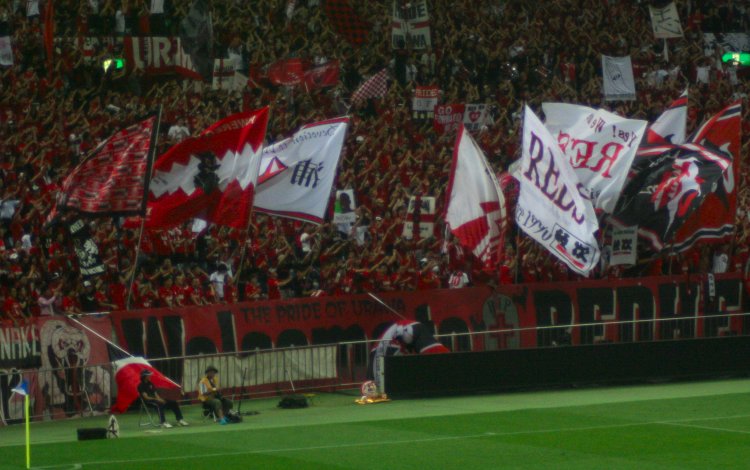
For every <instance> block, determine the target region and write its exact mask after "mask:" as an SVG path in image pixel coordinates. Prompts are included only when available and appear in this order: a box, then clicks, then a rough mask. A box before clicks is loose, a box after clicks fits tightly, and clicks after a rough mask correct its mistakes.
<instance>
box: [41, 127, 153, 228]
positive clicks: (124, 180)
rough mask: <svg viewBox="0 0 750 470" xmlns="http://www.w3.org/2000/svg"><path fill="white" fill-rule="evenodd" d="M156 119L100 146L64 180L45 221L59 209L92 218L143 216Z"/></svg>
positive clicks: (113, 136)
mask: <svg viewBox="0 0 750 470" xmlns="http://www.w3.org/2000/svg"><path fill="white" fill-rule="evenodd" d="M159 116H160V113H156V114H155V115H153V116H151V117H149V118H147V119H144V120H143V121H140V122H138V123H136V124H133V125H132V126H129V127H126V128H125V129H122V130H120V131H118V132H116V133H115V134H113V135H112V136H110V137H109V138H107V139H106V140H105V141H104V142H102V143H100V144H99V145H98V146H97V147H96V148H95V149H94V150H93V151H92V152H91V153H90V154H89V155H88V156H87V157H86V159H85V160H84V161H83V162H81V163H80V164H79V165H78V166H77V167H76V168H75V169H73V171H72V172H71V173H70V174H69V175H68V176H67V177H66V178H65V180H64V181H63V184H62V188H61V189H60V192H59V193H58V195H57V204H56V206H55V208H54V209H53V210H52V213H51V214H50V216H49V218H48V221H51V220H52V219H54V217H55V215H56V214H57V212H58V211H60V210H63V209H68V210H74V211H77V212H79V213H84V214H88V215H92V216H110V215H143V214H145V213H146V193H147V190H148V181H149V175H150V172H151V164H152V162H153V159H154V151H155V141H156V135H157V133H158V128H159Z"/></svg>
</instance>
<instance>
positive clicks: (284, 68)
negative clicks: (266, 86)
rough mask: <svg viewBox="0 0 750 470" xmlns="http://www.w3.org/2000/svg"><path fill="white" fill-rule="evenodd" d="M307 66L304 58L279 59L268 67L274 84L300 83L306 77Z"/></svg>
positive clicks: (288, 84)
mask: <svg viewBox="0 0 750 470" xmlns="http://www.w3.org/2000/svg"><path fill="white" fill-rule="evenodd" d="M306 68H307V67H306V64H305V62H304V61H302V59H284V60H278V61H276V62H274V63H273V64H271V65H270V66H269V67H268V79H269V80H270V81H271V83H273V84H274V85H287V86H292V85H299V84H300V83H302V80H303V79H304V77H305V69H306Z"/></svg>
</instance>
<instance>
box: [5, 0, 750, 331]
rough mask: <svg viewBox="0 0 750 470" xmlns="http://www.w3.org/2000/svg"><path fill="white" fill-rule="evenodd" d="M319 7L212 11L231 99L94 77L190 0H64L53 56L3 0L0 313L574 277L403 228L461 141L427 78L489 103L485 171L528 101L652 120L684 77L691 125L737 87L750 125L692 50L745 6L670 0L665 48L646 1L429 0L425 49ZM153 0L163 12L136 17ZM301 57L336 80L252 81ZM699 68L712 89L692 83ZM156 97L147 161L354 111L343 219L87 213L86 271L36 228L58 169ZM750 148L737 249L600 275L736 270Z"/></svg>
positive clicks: (30, 21) (281, 133)
mask: <svg viewBox="0 0 750 470" xmlns="http://www.w3.org/2000/svg"><path fill="white" fill-rule="evenodd" d="M47 1H51V0H47ZM324 2H325V0H297V1H296V2H294V1H287V0H264V1H260V0H254V1H234V0H227V1H215V2H212V6H211V11H212V18H213V32H214V44H213V54H214V57H216V58H220V57H226V56H227V54H229V53H230V52H232V53H234V54H238V55H239V56H241V57H242V60H243V62H242V71H243V72H244V73H246V74H247V76H248V77H250V79H249V80H248V84H247V86H246V87H245V89H243V90H241V91H224V90H213V89H212V88H211V86H210V83H209V82H205V83H202V84H201V83H199V82H196V81H195V80H191V79H186V78H182V77H180V76H177V75H173V76H149V75H148V74H145V73H144V72H143V71H142V70H137V69H136V70H132V71H130V70H129V71H128V72H127V74H126V75H125V76H123V77H118V78H113V77H112V76H111V75H110V74H107V73H105V71H104V70H103V68H102V66H101V64H102V61H103V60H105V59H107V58H111V57H113V56H115V55H116V53H117V50H116V47H117V46H116V44H117V41H116V38H117V37H122V36H124V35H129V36H157V35H161V36H175V35H178V34H179V24H180V21H181V19H182V18H184V17H185V15H187V14H188V11H189V9H190V6H191V3H192V2H191V1H190V0H172V1H170V0H166V1H164V2H150V1H145V0H140V1H136V0H132V1H128V0H122V1H114V0H100V1H97V0H89V1H80V2H79V1H74V0H56V1H55V3H54V11H55V16H54V25H55V31H56V33H55V37H56V40H55V48H54V51H53V56H52V57H51V58H49V57H47V55H46V52H45V47H44V43H43V27H42V25H43V24H44V22H45V18H44V12H45V3H46V2H45V1H44V0H39V1H29V2H20V1H10V2H3V4H2V5H0V37H2V36H9V37H10V38H11V44H12V50H13V58H14V61H13V64H12V65H7V66H2V67H0V87H2V93H0V111H1V112H0V185H2V186H1V191H0V200H1V202H2V205H1V206H0V279H2V287H0V305H1V306H2V307H1V308H2V311H1V313H2V314H1V315H0V320H1V321H2V322H3V323H4V324H16V325H18V324H22V323H23V322H25V321H26V319H28V318H30V317H33V316H38V315H49V314H54V313H58V314H59V313H77V312H82V311H83V312H94V311H108V310H118V309H125V308H131V309H141V308H150V307H158V306H164V307H176V306H182V305H203V304H210V303H222V302H223V303H232V302H238V301H245V300H256V299H278V298H290V297H302V296H317V295H342V294H347V293H357V292H366V291H368V290H378V291H383V290H414V289H433V288H441V287H449V286H454V287H461V286H463V285H466V283H467V281H468V282H472V283H492V282H498V283H514V282H524V283H525V282H556V281H563V280H575V279H578V278H579V277H578V276H577V275H575V274H573V273H572V272H571V271H570V270H569V269H568V268H567V267H565V266H564V265H562V264H561V263H560V262H558V261H556V260H555V259H554V258H553V257H552V256H550V255H549V254H548V253H546V252H545V251H544V249H543V248H542V247H540V246H539V245H537V244H536V243H535V242H533V241H532V240H531V239H530V238H528V237H526V236H524V235H523V234H522V233H520V231H515V230H513V231H511V233H509V234H507V240H506V250H505V256H504V257H503V261H502V264H501V266H499V267H498V269H497V270H496V271H493V272H487V271H485V270H482V269H481V267H480V266H479V264H478V263H475V262H473V260H472V259H471V256H470V255H469V254H467V253H466V252H465V250H463V249H461V247H460V246H459V245H458V244H457V242H456V241H455V240H454V239H452V237H450V235H448V236H447V237H446V230H445V226H444V223H443V222H442V221H441V217H440V216H437V217H436V221H435V222H436V225H435V230H434V236H433V237H427V238H420V237H419V236H412V237H405V236H403V235H404V233H403V232H404V229H403V227H404V223H405V221H406V219H407V206H408V202H409V199H410V197H412V196H420V197H421V196H433V197H435V198H436V201H437V209H436V214H441V213H442V212H443V210H444V201H445V192H446V185H447V181H448V176H449V173H450V167H451V155H452V150H453V144H454V140H455V133H446V134H438V133H437V132H436V131H435V129H434V128H433V125H432V122H431V121H418V120H416V119H414V118H413V116H412V113H411V108H410V106H411V99H412V96H413V90H414V88H415V87H416V86H417V85H438V86H439V87H440V90H441V97H440V102H441V103H453V102H467V103H469V102H471V103H487V104H489V105H490V106H491V109H492V117H493V119H492V121H491V122H489V123H488V124H487V125H486V126H484V127H483V128H481V129H480V130H479V131H477V132H475V133H474V137H475V138H476V140H477V142H478V143H479V145H480V146H481V147H482V148H483V150H484V152H485V154H486V156H487V158H488V159H489V161H490V163H491V165H492V166H493V167H494V168H495V170H496V171H497V173H498V174H499V175H502V174H503V173H504V172H506V171H507V170H508V166H509V165H510V163H511V162H513V161H514V160H516V159H517V158H518V157H519V156H520V126H521V119H520V117H521V111H522V107H523V105H524V104H529V105H530V106H531V107H532V108H534V109H535V110H537V111H541V106H540V105H541V103H542V102H544V101H564V102H572V103H580V104H586V105H589V106H592V107H604V108H608V109H610V110H611V111H613V112H616V113H617V114H619V115H621V116H626V117H632V118H638V119H645V120H648V121H649V122H653V121H654V119H656V117H657V116H659V114H660V113H661V112H662V111H663V110H664V109H665V108H666V107H667V106H668V105H669V103H670V102H671V101H672V100H673V99H675V98H676V97H678V96H679V95H680V93H681V92H682V91H683V90H684V89H685V88H689V91H690V94H689V99H690V102H689V120H688V132H690V131H691V130H692V129H694V128H695V127H696V126H698V125H699V124H700V123H701V122H703V121H704V120H705V119H706V118H708V117H710V116H711V115H712V114H714V113H715V112H717V111H719V110H720V109H721V108H722V107H724V106H725V105H726V104H727V103H729V102H730V101H732V100H735V99H742V101H743V128H744V129H743V130H744V132H743V135H747V134H748V130H749V129H748V128H747V123H748V121H747V119H746V118H747V113H748V109H749V107H748V106H747V93H748V90H749V89H750V87H749V86H748V81H747V80H746V79H745V77H744V74H743V73H738V74H737V75H736V76H735V75H732V74H730V73H729V71H728V67H729V66H727V65H726V64H723V63H722V61H721V60H720V59H719V58H718V57H720V55H721V52H722V51H720V50H707V49H706V48H705V47H704V41H703V31H704V30H711V31H715V32H726V31H743V32H744V31H747V28H748V27H750V2H747V1H711V2H701V1H692V0H678V1H677V2H676V4H677V6H678V9H679V13H680V18H681V19H682V24H683V29H684V31H685V35H684V38H682V39H670V40H669V42H668V43H667V46H668V48H669V51H668V52H669V53H668V58H666V59H665V54H664V47H665V43H664V41H662V40H657V39H654V37H653V34H652V31H651V24H650V22H649V14H648V8H647V6H648V2H646V1H636V0H609V1H602V2H588V1H583V0H549V1H544V2H526V1H519V0H507V1H502V0H494V1H493V0H456V1H451V2H443V1H432V2H428V3H429V6H430V27H431V31H432V38H433V48H432V49H428V50H409V49H394V48H392V47H391V35H390V33H391V16H390V15H391V8H392V4H393V2H392V0H369V1H365V2H357V1H353V2H351V6H352V8H353V9H354V11H356V13H357V14H358V15H359V17H360V18H362V19H363V20H365V21H367V22H369V24H370V26H371V29H370V30H369V32H368V34H367V36H366V40H365V42H364V43H363V44H361V45H353V44H351V43H350V42H348V41H347V40H346V39H344V38H343V37H342V36H341V35H340V34H339V33H338V32H337V31H335V30H334V29H333V28H332V26H331V22H330V21H329V19H328V18H327V17H326V14H325V12H324V11H323V4H324ZM290 3H291V4H292V14H291V15H288V14H287V12H288V8H289V4H290ZM153 5H158V6H163V10H161V11H150V10H149V8H151V7H152V6H153ZM90 37H99V38H110V39H112V40H111V41H102V42H101V44H102V46H101V47H99V48H96V49H94V50H93V51H92V50H90V49H87V50H84V49H85V48H84V42H83V41H81V40H80V39H81V38H90ZM106 44H115V46H106ZM601 54H609V55H616V56H622V55H630V56H631V57H632V60H633V66H634V70H635V75H636V86H637V90H638V99H637V100H636V101H626V102H605V101H604V100H603V97H602V91H601V76H600V74H601V71H600V68H601V66H600V64H601V62H600V56H601ZM294 57H301V58H305V59H309V60H310V61H312V62H324V61H326V60H328V59H336V60H338V61H339V63H340V65H341V71H340V82H339V83H338V85H336V86H335V87H330V88H321V89H315V90H309V91H306V90H301V89H299V88H294V87H286V86H278V85H274V84H273V83H271V82H269V81H268V80H267V79H265V78H264V74H263V71H264V67H267V66H268V65H269V64H271V63H273V62H275V61H278V60H281V59H288V58H294ZM705 66H708V67H710V79H709V80H708V83H705V82H704V81H702V80H701V81H699V80H697V74H696V71H697V69H698V68H699V67H705ZM384 67H386V68H387V69H388V71H389V75H390V77H391V78H390V86H389V89H388V92H387V94H386V96H385V97H384V98H382V99H380V98H378V99H370V100H367V101H366V102H363V103H352V102H351V101H350V96H351V94H352V92H353V91H354V90H355V89H357V87H358V86H359V85H360V84H361V83H362V82H363V81H364V80H366V79H367V78H368V77H370V76H372V75H373V74H375V73H377V72H378V71H380V70H381V69H383V68H384ZM158 105H162V107H163V115H162V127H161V135H160V136H159V149H158V152H157V154H161V153H163V152H164V151H166V149H168V148H169V147H170V146H171V145H173V144H174V143H176V142H178V141H179V140H181V139H183V138H184V137H186V136H188V135H196V134H198V133H200V132H201V131H202V130H203V129H205V128H206V127H207V126H209V125H210V124H212V123H213V122H215V121H217V120H219V119H221V118H223V117H225V116H227V115H230V114H232V113H236V112H239V111H241V110H243V109H255V108H259V107H262V106H267V105H268V106H270V107H271V118H270V121H269V126H268V133H267V140H268V142H269V143H270V142H273V141H276V140H279V139H281V138H284V137H286V136H289V135H290V134H291V133H292V132H294V131H295V130H296V129H297V128H299V127H300V126H301V125H303V124H306V123H310V122H314V121H317V120H323V119H326V118H331V117H336V116H340V115H343V114H348V115H349V116H350V117H351V126H350V129H349V132H348V135H347V139H346V143H345V148H344V151H343V155H342V159H341V163H340V167H339V173H338V177H337V181H336V183H335V185H334V186H335V189H338V190H345V189H351V190H353V193H354V195H355V199H356V212H357V222H356V224H355V226H354V227H352V229H351V231H349V232H348V233H346V232H341V231H339V230H338V227H337V226H336V225H335V224H333V223H332V221H331V219H332V212H333V206H334V204H333V202H334V198H335V191H334V192H333V193H332V196H331V204H330V209H329V218H328V222H326V223H324V224H322V225H320V226H316V225H312V224H308V223H302V222H298V221H294V220H290V219H283V218H279V217H272V216H268V215H264V214H261V213H255V214H254V216H253V221H252V224H251V226H250V227H249V230H248V232H247V233H244V231H240V230H235V229H229V228H227V227H219V226H214V225H209V226H208V227H207V228H205V229H203V230H202V231H200V232H198V233H196V232H194V231H193V227H192V226H191V225H189V224H187V225H184V226H180V227H175V228H173V229H170V230H163V231H143V232H141V229H140V225H139V223H138V222H137V220H136V221H133V220H129V219H125V218H112V217H110V218H92V219H88V220H87V223H88V225H89V228H90V231H91V234H92V235H93V238H94V239H95V241H96V244H97V245H98V249H99V253H100V255H101V257H102V260H103V262H104V264H105V266H106V268H107V270H106V273H105V274H103V275H101V276H97V277H93V278H83V277H82V276H81V275H80V271H79V269H78V265H77V263H78V258H77V256H76V252H75V250H74V248H73V240H72V239H71V237H70V233H69V231H68V230H67V228H66V226H65V224H63V223H58V224H53V225H49V224H46V223H45V222H46V220H47V214H49V212H50V211H51V210H52V208H53V206H54V203H55V196H56V191H57V190H58V189H59V187H60V182H61V179H62V178H63V177H64V176H65V175H66V174H67V173H69V172H70V171H71V170H72V169H73V168H74V167H75V166H76V165H77V164H78V163H79V162H80V161H81V159H82V158H83V157H84V156H85V155H86V153H87V151H89V150H91V149H92V148H94V147H95V146H96V145H97V143H98V142H100V141H101V140H103V139H105V138H106V137H108V136H109V135H110V134H112V133H113V132H115V131H117V130H118V129H120V128H122V127H124V126H126V125H128V124H131V123H133V122H135V121H136V120H137V118H138V117H139V116H142V115H144V114H146V113H147V112H149V111H151V110H153V109H154V108H155V107H156V106H158ZM747 142H748V141H747V139H746V138H744V139H743V145H742V152H741V158H742V160H743V161H742V164H741V168H742V172H741V174H740V175H738V179H739V181H740V184H739V187H740V188H741V189H740V190H739V193H738V207H739V209H738V213H737V221H736V222H737V223H736V231H735V234H734V236H733V238H732V239H731V240H730V243H726V244H722V245H720V247H719V248H717V245H708V244H699V245H697V246H696V247H695V248H694V249H692V250H691V251H689V252H687V253H682V254H675V253H670V252H669V251H668V250H667V251H665V252H664V253H663V254H656V255H654V254H652V253H646V252H644V253H643V254H642V256H641V258H640V261H639V263H638V264H637V265H636V266H633V267H630V268H627V269H625V270H621V268H619V267H618V268H617V269H615V268H614V267H609V266H606V265H603V266H602V267H601V268H600V269H597V270H596V271H595V273H594V274H593V277H599V278H603V277H610V276H611V277H619V276H645V275H661V274H679V273H687V272H701V273H706V272H712V271H714V272H716V271H721V270H728V271H744V270H745V269H746V264H747V260H748V246H747V237H748V233H750V232H749V231H748V230H749V229H750V224H749V223H748V214H747V210H748V206H750V192H749V190H748V187H747V184H746V183H747V181H748V168H747V162H746V161H745V158H746V157H745V155H746V153H747V149H746V146H747ZM501 180H502V178H501ZM507 180H508V179H507V178H506V179H505V181H507ZM511 184H512V183H511ZM356 234H359V235H360V236H356ZM139 244H140V247H139ZM464 274H465V275H466V276H464ZM131 279H133V282H132V289H130V286H131Z"/></svg>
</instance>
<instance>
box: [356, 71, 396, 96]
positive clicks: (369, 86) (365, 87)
mask: <svg viewBox="0 0 750 470" xmlns="http://www.w3.org/2000/svg"><path fill="white" fill-rule="evenodd" d="M387 91H388V70H387V69H383V70H381V71H380V72H378V73H376V74H375V75H373V76H372V77H370V78H368V79H367V80H366V81H365V82H364V83H363V84H362V85H360V86H359V88H357V89H356V90H355V91H354V93H352V103H359V102H360V101H364V100H366V99H369V98H382V97H384V96H385V93H386V92H387Z"/></svg>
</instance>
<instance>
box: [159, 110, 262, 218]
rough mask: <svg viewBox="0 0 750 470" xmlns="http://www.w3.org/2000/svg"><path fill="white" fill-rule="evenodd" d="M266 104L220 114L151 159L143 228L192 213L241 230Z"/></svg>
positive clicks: (249, 203)
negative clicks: (223, 116)
mask: <svg viewBox="0 0 750 470" xmlns="http://www.w3.org/2000/svg"><path fill="white" fill-rule="evenodd" d="M267 124H268V107H265V108H261V109H259V110H255V111H251V112H249V113H239V114H235V115H232V116H230V117H228V118H226V119H223V120H221V121H219V122H217V123H216V124H214V125H212V126H211V127H209V128H208V129H206V131H204V132H203V133H202V134H201V135H200V136H199V137H195V138H188V139H185V140H183V141H182V142H180V143H179V144H177V145H175V146H174V147H172V148H170V149H169V150H168V151H167V152H166V153H165V154H164V155H161V156H160V157H159V158H158V159H157V160H156V163H154V175H153V177H152V179H151V184H150V187H149V200H148V207H147V211H146V227H147V228H151V229H158V228H168V227H172V226H175V225H179V224H181V223H183V222H185V221H187V220H190V219H193V218H200V219H203V220H206V221H208V222H213V223H215V224H217V225H226V226H229V227H235V228H239V229H243V228H245V227H246V226H247V221H248V219H249V217H250V209H251V208H252V204H253V198H254V195H255V186H256V182H257V179H258V168H259V165H260V159H261V150H262V147H263V139H264V138H265V135H266V125H267Z"/></svg>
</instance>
